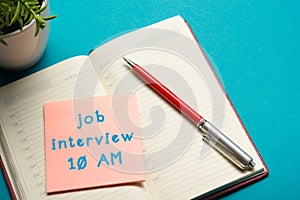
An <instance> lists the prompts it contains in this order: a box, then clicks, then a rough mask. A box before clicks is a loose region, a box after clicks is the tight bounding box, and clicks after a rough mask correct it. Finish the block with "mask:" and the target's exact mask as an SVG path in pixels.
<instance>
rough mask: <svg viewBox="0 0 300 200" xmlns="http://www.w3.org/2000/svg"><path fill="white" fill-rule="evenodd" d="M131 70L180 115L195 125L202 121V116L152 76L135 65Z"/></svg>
mask: <svg viewBox="0 0 300 200" xmlns="http://www.w3.org/2000/svg"><path fill="white" fill-rule="evenodd" d="M132 69H133V70H134V72H135V73H136V74H137V75H138V76H139V77H140V78H141V79H142V80H143V81H144V82H145V83H147V84H148V86H150V87H151V88H152V89H153V90H154V91H156V92H157V93H158V94H160V95H161V96H162V97H163V98H164V99H165V100H166V101H167V102H169V103H170V104H171V105H172V106H174V107H175V108H176V109H177V110H178V111H179V112H181V114H183V115H184V116H185V117H187V118H188V119H189V120H191V121H192V122H193V123H194V124H195V125H197V123H198V122H199V121H200V120H201V119H202V116H201V115H200V114H199V113H197V112H196V111H195V110H194V109H193V108H191V107H190V106H189V105H188V104H186V103H185V102H184V101H183V100H181V99H180V98H179V97H178V96H177V95H176V94H174V93H173V92H172V91H171V90H170V89H169V88H167V87H166V86H165V85H164V84H162V83H161V82H160V81H159V80H157V79H156V78H155V77H154V76H152V75H151V74H150V73H148V72H147V71H146V70H145V69H144V68H142V67H140V66H139V65H137V64H135V65H134V66H133V67H132Z"/></svg>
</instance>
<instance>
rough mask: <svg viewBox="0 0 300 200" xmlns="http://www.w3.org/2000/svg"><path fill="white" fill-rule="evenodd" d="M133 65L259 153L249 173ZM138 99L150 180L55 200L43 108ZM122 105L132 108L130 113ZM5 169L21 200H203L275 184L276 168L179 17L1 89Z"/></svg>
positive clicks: (14, 193) (253, 153)
mask: <svg viewBox="0 0 300 200" xmlns="http://www.w3.org/2000/svg"><path fill="white" fill-rule="evenodd" d="M123 56H125V57H126V58H129V59H132V60H134V61H135V62H137V63H139V65H141V66H143V67H144V68H145V69H146V70H148V71H149V72H150V73H151V74H152V75H153V76H155V77H156V78H157V79H158V80H160V81H161V82H162V83H163V84H164V85H166V86H167V87H168V88H170V89H171V90H172V91H173V92H174V93H175V94H176V95H178V96H179V97H180V98H181V99H183V100H184V101H185V102H187V103H188V104H189V105H190V106H191V107H192V108H194V109H195V110H197V111H198V112H199V113H200V114H201V115H202V116H203V117H204V118H206V119H208V120H209V121H210V122H212V123H213V124H214V125H215V126H216V127H217V128H219V129H220V130H221V131H222V132H224V133H225V134H226V135H227V136H228V137H229V138H230V139H231V140H233V141H234V142H235V143H237V144H238V145H239V146H240V147H241V148H242V149H244V150H245V151H246V152H247V153H248V154H250V155H251V156H252V157H253V159H254V162H255V163H256V166H255V167H254V169H253V170H246V171H241V170H239V169H238V168H237V167H235V166H234V165H233V164H232V163H231V162H229V161H228V160H227V159H225V158H224V157H223V156H222V155H220V154H219V153H218V152H216V151H215V150H214V149H212V148H211V147H210V146H208V145H206V144H205V143H204V142H203V141H202V135H201V133H200V132H199V131H198V130H197V129H196V128H195V127H194V125H193V124H191V123H190V122H189V121H188V120H187V119H186V118H184V117H183V116H182V115H181V114H180V113H179V112H177V111H176V110H175V109H174V108H173V107H172V106H170V105H169V104H168V103H166V102H165V101H164V100H163V99H162V98H160V97H159V96H158V95H157V94H155V93H154V92H153V91H152V90H151V89H150V88H149V87H147V85H145V83H143V82H142V81H141V80H140V79H139V78H137V77H136V76H135V75H134V74H133V73H132V72H130V70H129V69H128V66H126V64H125V63H124V61H123V59H122V57H123ZM128 93H135V95H136V98H137V103H138V114H139V121H140V125H139V128H140V131H141V138H142V148H143V156H144V166H145V169H144V170H145V179H146V181H145V182H142V183H132V184H121V185H116V186H109V187H96V188H92V189H88V190H78V191H72V192H65V193H59V194H47V193H46V180H45V174H46V173H45V146H44V145H45V144H44V118H43V106H44V104H45V103H47V102H53V101H63V100H72V99H79V98H87V97H93V96H103V95H122V94H128ZM121 107H122V106H121ZM0 110H1V114H0V124H1V134H0V137H1V138H0V141H1V158H2V167H3V169H4V172H5V176H6V178H7V182H8V185H9V187H10V190H11V193H12V196H13V197H14V198H17V199H201V198H207V197H209V198H213V197H218V196H221V195H224V194H227V193H229V192H231V191H234V190H236V189H238V188H240V187H242V186H245V185H247V184H249V183H252V182H255V181H257V180H259V179H262V178H263V177H265V176H267V174H268V168H267V167H266V165H265V163H264V161H263V159H262V157H261V156H260V154H259V152H258V150H257V149H256V147H255V145H254V143H253V141H252V140H251V138H250V136H249V134H248V132H247V131H246V128H245V127H244V125H243V123H242V121H241V120H240V118H239V116H238V114H237V113H236V111H235V109H234V107H233V105H232V103H231V102H230V100H229V97H228V96H227V94H226V92H225V90H224V88H223V86H222V84H221V82H220V81H219V79H218V77H217V75H216V73H215V71H214V69H213V67H212V66H211V65H210V62H209V60H208V59H207V57H206V55H205V53H204V51H203V50H202V48H201V46H200V44H199V43H198V41H197V39H196V38H195V37H194V35H193V32H192V30H191V29H190V27H189V25H188V24H187V22H186V21H185V20H184V19H183V18H182V17H180V16H175V17H172V18H169V19H166V20H164V21H161V22H158V23H156V24H153V25H150V26H147V27H144V28H141V29H138V30H135V31H132V32H129V33H127V34H124V35H122V36H120V37H117V38H115V39H113V40H111V41H109V42H107V43H105V44H102V45H100V46H99V47H97V48H95V49H94V50H93V51H91V52H90V53H89V55H88V56H76V57H73V58H70V59H67V60H65V61H62V62H60V63H58V64H55V65H53V66H51V67H48V68H46V69H44V70H42V71H39V72H37V73H35V74H33V75H30V76H28V77H25V78H23V79H21V80H18V81H16V82H13V83H11V84H9V85H6V86H4V87H2V88H0Z"/></svg>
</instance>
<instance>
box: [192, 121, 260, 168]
mask: <svg viewBox="0 0 300 200" xmlns="http://www.w3.org/2000/svg"><path fill="white" fill-rule="evenodd" d="M198 128H199V129H200V130H201V131H202V132H203V133H204V135H203V140H204V141H205V142H206V143H208V144H209V145H210V146H212V147H213V148H215V149H216V150H217V151H218V152H219V153H221V154H222V155H223V156H224V157H226V158H227V159H229V160H230V161H231V162H233V163H234V164H236V165H237V166H238V167H240V168H241V169H243V170H244V169H252V168H253V167H254V166H255V163H254V162H253V159H252V157H251V156H249V155H248V154H247V153H246V152H244V151H243V150H242V149H241V148H240V147H239V146H237V145H236V144H235V143H234V142H232V141H231V140H230V139H229V138H228V137H226V136H225V135H224V134H223V133H222V132H221V131H220V130H218V129H217V128H216V127H214V126H213V125H212V124H211V123H210V122H208V121H206V120H205V121H204V123H201V124H199V125H198Z"/></svg>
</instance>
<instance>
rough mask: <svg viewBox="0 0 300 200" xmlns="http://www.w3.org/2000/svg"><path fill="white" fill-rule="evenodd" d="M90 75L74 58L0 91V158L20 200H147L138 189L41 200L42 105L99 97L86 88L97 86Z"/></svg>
mask: <svg viewBox="0 0 300 200" xmlns="http://www.w3.org/2000/svg"><path fill="white" fill-rule="evenodd" d="M83 65H84V67H83ZM94 74H95V73H94V72H93V69H92V68H91V67H90V65H89V62H88V57H86V56H81V57H74V58H71V59H69V60H66V61H63V62H61V63H59V64H56V65H55V66H53V67H50V68H47V69H45V70H43V71H41V72H38V73H36V74H33V75H32V76H30V77H25V78H24V79H22V80H20V81H17V82H15V83H12V84H10V85H8V86H4V87H2V88H1V89H0V110H1V118H0V119H1V126H2V129H3V133H2V134H1V141H2V147H3V145H5V146H7V147H8V148H9V150H8V148H3V150H4V151H6V154H5V155H3V154H2V156H5V158H7V159H6V163H9V162H10V160H8V159H11V161H13V163H15V166H13V167H14V168H15V169H16V171H17V173H14V174H13V173H10V175H11V177H12V180H13V181H14V183H15V185H17V184H21V185H22V186H23V190H22V191H20V192H18V193H17V195H18V196H19V198H20V199H100V198H101V199H124V198H134V199H135V198H136V199H147V198H148V193H147V190H146V189H145V187H144V185H143V184H136V185H134V184H131V185H130V184H128V185H126V186H120V187H107V188H101V189H92V190H84V191H79V192H69V193H62V194H53V195H46V186H45V151H44V119H43V106H44V103H45V102H51V101H58V100H65V99H72V98H80V97H85V96H86V95H101V94H103V89H102V87H101V85H100V84H93V85H90V83H91V82H93V83H97V77H95V76H94ZM86 80H89V81H86ZM89 90H90V91H89ZM5 141H7V142H5ZM7 168H8V169H10V166H8V165H7Z"/></svg>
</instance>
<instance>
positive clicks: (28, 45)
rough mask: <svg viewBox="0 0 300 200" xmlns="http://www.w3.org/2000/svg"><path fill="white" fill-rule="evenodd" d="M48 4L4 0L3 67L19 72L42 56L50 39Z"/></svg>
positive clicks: (0, 12)
mask: <svg viewBox="0 0 300 200" xmlns="http://www.w3.org/2000/svg"><path fill="white" fill-rule="evenodd" d="M55 17H56V16H49V3H48V0H1V2H0V67H2V68H6V69H10V70H19V69H24V68H27V67H30V66H32V65H33V64H35V63H36V62H37V61H38V60H39V59H40V58H41V56H42V54H43V52H44V50H45V47H46V44H47V41H48V35H49V24H48V22H47V21H48V20H51V19H53V18H55Z"/></svg>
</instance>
